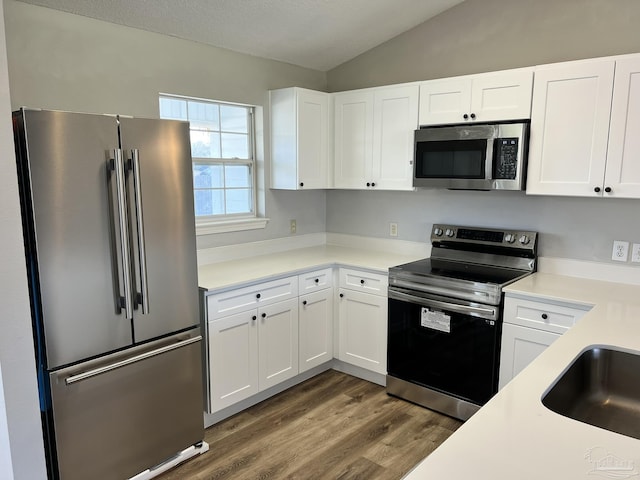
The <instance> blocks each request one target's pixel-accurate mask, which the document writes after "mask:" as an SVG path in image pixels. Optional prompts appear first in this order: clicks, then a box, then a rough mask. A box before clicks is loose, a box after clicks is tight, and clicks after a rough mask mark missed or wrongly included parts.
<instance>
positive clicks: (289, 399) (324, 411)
mask: <svg viewBox="0 0 640 480" xmlns="http://www.w3.org/2000/svg"><path fill="white" fill-rule="evenodd" d="M460 424H461V422H459V421H457V420H455V419H452V418H449V417H446V416H443V415H439V414H437V413H435V412H431V411H430V410H427V409H424V408H422V407H419V406H417V405H413V404H411V403H409V402H405V401H403V400H400V399H397V398H394V397H391V396H388V395H387V394H386V391H385V389H384V388H383V387H380V386H379V385H375V384H373V383H370V382H366V381H364V380H361V379H358V378H355V377H352V376H350V375H347V374H344V373H341V372H337V371H333V370H330V371H327V372H324V373H322V374H320V375H318V376H316V377H313V378H312V379H310V380H308V381H306V382H304V383H302V384H300V385H297V386H295V387H293V388H291V389H289V390H287V391H285V392H282V393H281V394H279V395H276V396H275V397H272V398H270V399H268V400H266V401H264V402H262V403H260V404H258V405H255V406H254V407H251V408H249V409H247V410H245V411H244V412H241V413H239V414H237V415H235V416H233V417H231V418H229V419H227V420H224V421H222V422H220V423H218V424H216V425H214V426H212V427H210V428H208V429H207V430H206V432H205V440H206V441H207V442H208V443H209V445H210V450H209V452H207V453H205V454H203V455H200V456H199V457H196V458H194V459H192V460H190V461H188V462H186V463H185V464H183V465H180V466H178V467H176V468H174V469H173V470H171V471H169V472H166V473H164V474H163V475H161V476H159V477H158V480H177V479H180V480H185V479H194V480H228V479H234V480H235V479H242V480H244V479H247V480H251V479H262V480H267V479H304V480H311V479H318V480H324V479H327V480H335V479H338V478H339V479H342V480H360V479H362V480H365V479H366V480H397V479H400V478H401V477H402V476H403V475H404V474H405V473H406V472H407V471H409V470H410V469H411V468H412V467H413V466H414V465H415V464H416V463H417V462H419V461H420V460H421V459H422V458H424V456H426V455H428V453H430V452H431V451H433V449H434V448H435V447H436V446H437V445H439V444H440V443H441V442H442V441H444V439H446V438H447V437H448V436H449V435H450V434H451V433H452V432H453V431H455V430H456V429H457V428H458V426H459V425H460Z"/></svg>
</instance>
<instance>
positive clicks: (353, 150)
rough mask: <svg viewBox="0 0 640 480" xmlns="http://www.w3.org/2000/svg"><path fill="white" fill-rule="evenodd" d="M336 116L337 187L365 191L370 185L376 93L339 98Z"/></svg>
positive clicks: (351, 93) (338, 96) (350, 93)
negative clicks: (374, 96)
mask: <svg viewBox="0 0 640 480" xmlns="http://www.w3.org/2000/svg"><path fill="white" fill-rule="evenodd" d="M334 115H335V164H334V186H335V187H336V188H353V189H366V188H367V185H366V184H367V183H369V184H371V179H370V178H369V177H370V175H371V155H372V148H373V93H372V92H371V91H364V92H361V91H359V92H346V93H339V94H336V95H335V96H334ZM369 186H370V185H369Z"/></svg>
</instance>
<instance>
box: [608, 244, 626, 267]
mask: <svg viewBox="0 0 640 480" xmlns="http://www.w3.org/2000/svg"><path fill="white" fill-rule="evenodd" d="M628 257H629V242H623V241H621V240H614V241H613V251H612V252H611V260H615V261H616V262H626V261H627V258H628Z"/></svg>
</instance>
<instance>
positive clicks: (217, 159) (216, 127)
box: [160, 95, 256, 233]
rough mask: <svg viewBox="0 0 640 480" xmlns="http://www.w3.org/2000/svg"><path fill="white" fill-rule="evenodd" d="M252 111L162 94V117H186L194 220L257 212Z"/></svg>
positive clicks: (208, 220)
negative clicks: (191, 171) (191, 173)
mask: <svg viewBox="0 0 640 480" xmlns="http://www.w3.org/2000/svg"><path fill="white" fill-rule="evenodd" d="M253 113H254V108H253V107H251V106H246V105H235V104H229V103H222V102H214V101H209V100H202V99H192V98H186V97H177V96H173V95H160V118H166V119H175V120H187V121H189V122H190V132H191V156H192V158H193V189H194V201H195V213H196V225H197V226H202V225H212V224H218V223H220V222H221V221H224V222H230V221H231V222H232V223H233V222H234V221H235V223H236V224H237V223H238V221H240V220H242V219H251V218H255V216H256V214H255V212H256V199H255V174H254V172H255V159H254V138H253V131H254V128H253ZM253 228H255V227H253ZM238 229H243V228H238ZM232 230H233V229H232ZM224 231H226V230H224ZM206 233H211V232H206Z"/></svg>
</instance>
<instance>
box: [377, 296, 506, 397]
mask: <svg viewBox="0 0 640 480" xmlns="http://www.w3.org/2000/svg"><path fill="white" fill-rule="evenodd" d="M500 317H501V315H500V307H499V306H492V305H483V304H477V303H472V302H466V301H462V300H455V299H450V298H447V297H440V296H434V295H429V294H424V293H421V292H414V291H409V290H405V289H396V288H389V320H388V321H389V330H388V335H389V336H388V351H387V362H388V373H389V375H391V376H394V377H397V378H399V379H402V380H405V381H407V382H411V383H415V384H418V385H421V386H424V387H427V388H429V389H432V390H435V391H438V392H441V393H443V394H446V395H450V396H453V397H456V398H459V399H462V400H465V401H467V402H470V403H473V404H476V405H484V404H485V403H486V402H487V401H488V400H489V399H490V398H491V397H492V396H493V395H494V394H495V393H496V392H497V388H498V359H499V351H500V335H501V318H500Z"/></svg>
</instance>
